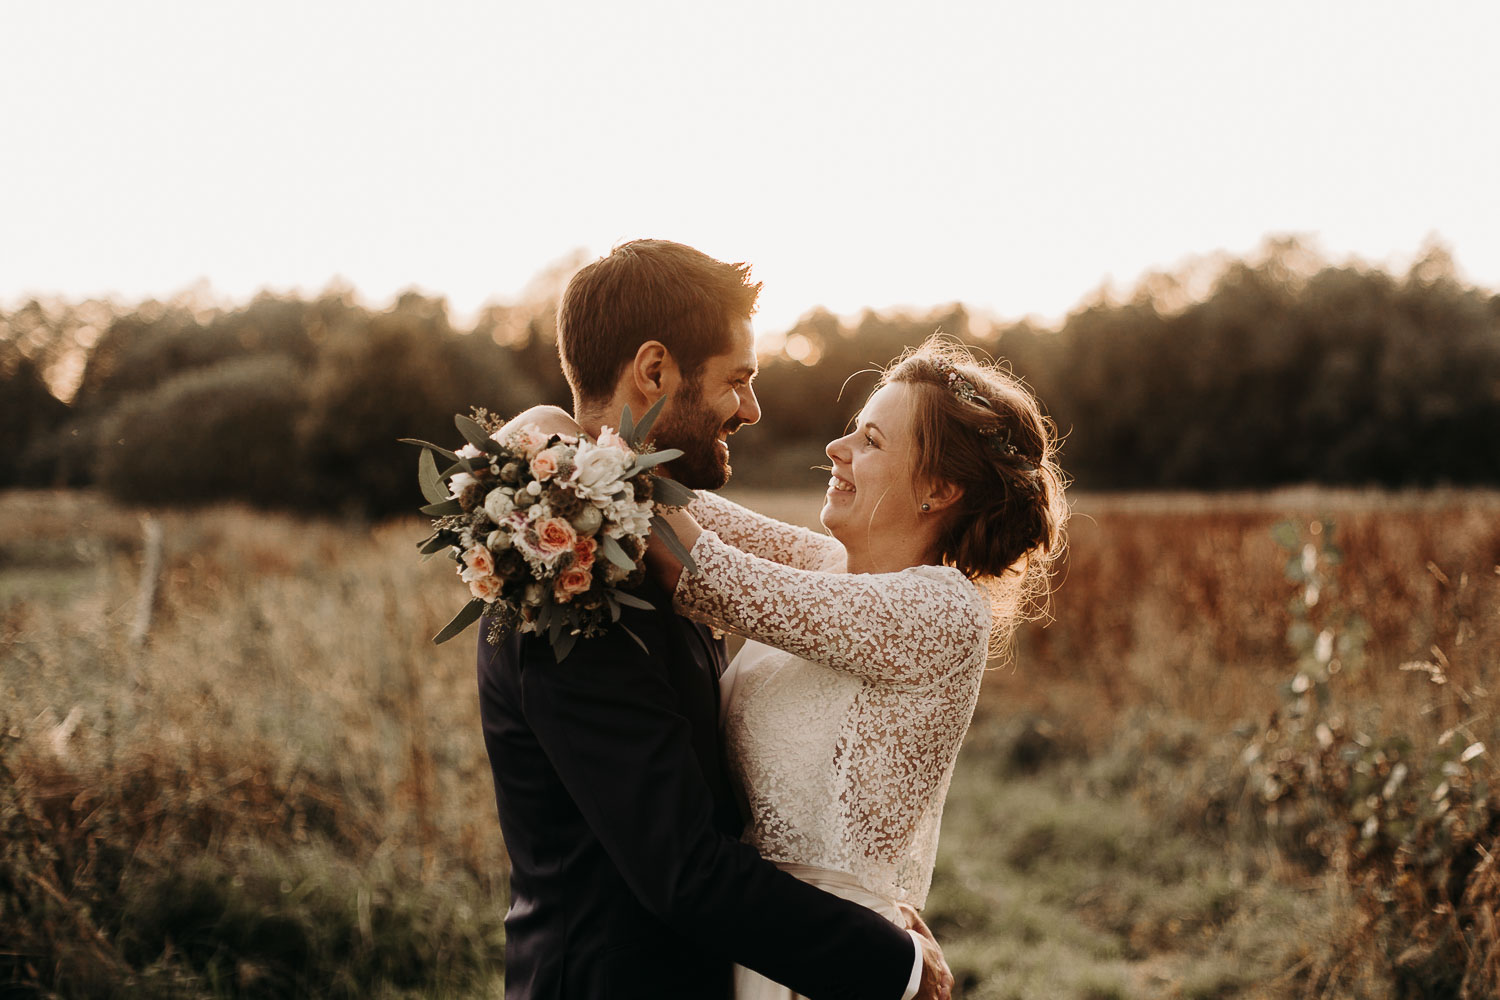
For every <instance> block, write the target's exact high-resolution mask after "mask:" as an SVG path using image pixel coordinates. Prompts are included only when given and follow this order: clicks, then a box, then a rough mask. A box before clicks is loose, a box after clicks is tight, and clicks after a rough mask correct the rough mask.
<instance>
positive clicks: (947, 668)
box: [673, 531, 989, 688]
mask: <svg viewBox="0 0 1500 1000" xmlns="http://www.w3.org/2000/svg"><path fill="white" fill-rule="evenodd" d="M692 554H693V558H694V560H696V561H697V563H698V572H697V573H696V574H691V575H690V574H688V573H683V574H682V576H681V577H680V578H679V580H678V582H677V590H676V592H675V593H674V594H673V604H674V606H675V607H676V608H677V610H678V611H679V612H680V613H682V614H684V615H686V616H688V617H689V618H692V619H694V620H696V621H700V622H704V623H705V624H708V625H712V626H714V627H716V628H721V629H725V630H726V631H730V632H735V633H737V634H739V635H743V636H745V637H746V638H749V639H754V640H756V641H757V642H762V643H765V644H766V645H769V646H776V647H778V648H780V649H784V650H786V651H787V652H789V653H793V654H795V655H797V656H800V657H802V658H803V659H807V660H811V661H813V662H814V663H821V664H823V665H825V666H828V667H832V668H834V669H835V670H842V671H845V672H847V673H851V674H854V675H855V676H858V677H861V678H863V679H865V680H869V681H871V682H874V683H877V684H885V685H890V686H895V687H904V688H915V687H924V686H926V685H929V684H933V683H935V682H937V681H940V680H942V679H943V678H944V677H945V676H947V675H948V674H949V673H952V672H954V671H957V670H960V669H963V668H964V667H965V666H966V665H967V664H969V663H971V662H972V661H973V660H974V659H975V658H976V657H979V658H981V659H982V650H983V649H984V647H985V645H986V643H987V641H988V634H989V633H988V627H989V610H988V605H987V603H986V602H985V598H984V597H983V595H981V594H980V592H979V589H978V588H977V587H975V586H974V584H972V583H970V582H969V581H968V580H967V579H966V578H965V577H964V576H963V574H962V573H960V572H959V571H958V570H956V569H952V568H950V567H940V566H919V567H916V568H914V569H908V570H903V571H901V572H899V573H854V574H851V573H825V572H815V571H810V570H801V569H795V568H793V567H790V566H784V565H781V564H779V563H776V562H772V561H770V560H767V559H761V558H759V557H757V556H754V555H751V554H749V553H748V552H741V551H740V550H738V549H736V548H734V547H733V546H731V545H728V544H726V543H725V542H724V540H723V539H721V538H719V537H718V536H717V535H716V534H714V533H713V532H711V531H705V532H703V534H702V535H700V536H699V537H698V541H697V542H696V543H695V544H694V545H693V553H692Z"/></svg>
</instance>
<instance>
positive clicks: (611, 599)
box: [604, 590, 620, 622]
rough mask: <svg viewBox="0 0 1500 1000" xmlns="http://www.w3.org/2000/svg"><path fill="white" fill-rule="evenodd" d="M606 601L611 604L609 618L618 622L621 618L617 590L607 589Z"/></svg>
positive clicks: (605, 593)
mask: <svg viewBox="0 0 1500 1000" xmlns="http://www.w3.org/2000/svg"><path fill="white" fill-rule="evenodd" d="M604 603H605V604H606V605H608V606H609V620H610V621H611V622H617V621H619V620H620V602H619V601H617V600H615V592H614V591H613V590H606V591H605V592H604Z"/></svg>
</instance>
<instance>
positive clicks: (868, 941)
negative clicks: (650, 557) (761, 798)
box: [479, 585, 916, 1000]
mask: <svg viewBox="0 0 1500 1000" xmlns="http://www.w3.org/2000/svg"><path fill="white" fill-rule="evenodd" d="M636 593H637V595H638V596H640V597H642V598H643V599H645V600H647V601H649V602H650V603H651V604H652V605H653V606H654V607H655V608H656V609H657V610H655V611H642V610H638V609H631V608H626V609H624V613H623V616H622V618H621V623H622V624H624V625H626V626H628V627H629V628H630V629H631V631H633V632H634V633H635V634H636V635H638V636H640V638H641V639H642V641H644V643H645V644H646V647H647V649H648V650H649V652H644V651H642V650H641V648H640V647H639V646H637V645H636V644H635V643H634V642H632V641H631V639H630V638H629V636H627V635H625V634H624V633H623V632H622V631H621V630H620V629H619V628H612V629H611V630H610V632H609V633H608V634H607V635H605V636H602V637H599V638H594V639H582V638H580V640H579V642H578V644H577V645H576V646H575V647H574V648H573V651H572V652H571V653H570V654H569V655H568V657H567V659H565V660H564V661H563V662H562V663H557V662H556V660H555V659H554V658H553V655H552V648H551V646H550V644H549V643H548V642H547V641H546V639H545V638H541V637H538V636H534V635H526V636H521V635H512V636H511V637H510V638H509V639H507V640H506V641H504V642H502V643H501V644H500V645H499V646H498V647H496V646H491V645H490V644H489V643H488V642H487V641H486V640H485V638H484V634H483V633H484V631H485V623H484V622H481V623H480V633H481V634H480V640H479V704H480V717H481V720H482V722H483V726H484V739H485V747H486V749H487V750H488V752H489V757H490V765H491V767H492V768H493V770H494V775H495V798H496V801H497V803H498V806H499V811H500V828H501V832H502V833H503V834H504V837H505V846H506V849H507V851H508V853H509V855H510V863H511V872H510V894H511V905H510V910H509V912H508V913H507V914H506V918H505V930H506V940H505V995H506V997H507V1000H565V998H566V1000H573V998H578V1000H584V998H587V1000H598V998H635V997H640V998H646V997H652V998H683V1000H687V998H692V1000H718V998H727V997H728V996H729V995H730V965H731V963H732V962H738V963H740V964H742V965H745V966H748V967H749V968H752V969H755V970H756V971H758V972H760V973H761V974H762V975H765V976H767V977H769V978H771V979H774V980H777V981H778V982H781V983H784V984H786V985H788V986H790V987H792V988H793V989H794V990H796V991H797V992H799V993H802V994H804V995H806V996H808V997H811V998H813V1000H846V998H847V1000H899V997H900V996H901V994H902V992H903V990H904V989H905V986H906V982H907V978H908V977H909V975H910V974H911V968H912V963H913V962H914V961H915V957H916V956H915V952H914V946H913V943H912V941H911V938H910V937H909V936H908V935H907V933H906V932H905V931H904V930H902V929H900V928H898V927H896V926H895V925H893V924H891V923H890V922H889V921H888V920H886V919H885V918H884V917H882V916H880V915H879V914H876V913H874V912H873V911H871V910H869V909H866V908H865V907H862V906H859V905H857V904H855V903H850V902H847V901H846V900H843V899H839V898H838V897H836V896H833V895H830V894H828V893H825V892H823V891H822V890H820V889H816V888H814V887H812V886H810V885H808V884H806V883H804V882H801V881H799V880H797V879H795V878H793V877H792V876H790V875H787V874H786V873H785V872H782V871H780V870H779V869H777V868H776V867H775V866H774V865H772V864H771V863H769V862H767V861H765V860H763V859H762V858H761V857H760V856H759V855H758V854H757V853H756V852H755V850H754V849H753V848H751V847H749V846H747V845H745V844H742V843H740V841H739V835H740V832H741V828H742V820H741V818H740V815H739V809H738V806H737V804H736V799H735V796H734V794H733V791H732V786H731V784H730V781H729V778H728V774H727V770H726V767H725V761H724V752H723V749H722V745H721V743H720V739H719V725H718V708H719V691H718V677H719V674H720V673H722V672H723V666H724V655H725V654H724V646H723V643H722V642H721V641H718V640H715V639H714V638H713V637H712V636H711V635H710V634H709V632H708V630H707V629H706V628H704V627H703V626H700V625H697V624H694V623H693V622H690V621H688V620H686V619H684V618H681V617H680V616H678V615H676V614H673V613H672V611H671V599H670V597H669V595H668V594H667V593H666V592H664V591H663V590H661V589H660V588H658V587H654V586H651V585H647V586H645V587H642V588H640V589H639V590H637V591H636Z"/></svg>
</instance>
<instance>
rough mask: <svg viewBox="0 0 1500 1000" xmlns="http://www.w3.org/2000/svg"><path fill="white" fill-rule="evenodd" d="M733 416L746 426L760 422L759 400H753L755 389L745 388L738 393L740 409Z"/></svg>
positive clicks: (751, 387)
mask: <svg viewBox="0 0 1500 1000" xmlns="http://www.w3.org/2000/svg"><path fill="white" fill-rule="evenodd" d="M735 416H736V417H739V418H740V420H742V421H743V422H745V423H747V424H753V423H755V422H756V421H758V420H760V400H758V399H756V398H755V388H754V387H753V386H748V385H747V386H746V387H745V391H744V392H742V393H740V408H739V410H737V411H736V412H735Z"/></svg>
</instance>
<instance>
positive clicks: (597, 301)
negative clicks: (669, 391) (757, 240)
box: [557, 240, 761, 403]
mask: <svg viewBox="0 0 1500 1000" xmlns="http://www.w3.org/2000/svg"><path fill="white" fill-rule="evenodd" d="M760 287H761V286H760V282H758V281H757V282H751V281H750V265H748V264H743V263H740V264H726V263H725V262H723V261H721V260H715V259H714V258H712V257H710V256H708V254H706V253H703V252H702V251H700V250H694V249H693V248H692V247H690V246H684V245H683V244H681V243H672V242H670V241H667V240H631V241H630V242H629V243H622V244H620V245H619V246H617V247H615V248H614V250H612V251H611V252H610V254H609V256H607V257H601V258H599V259H598V260H596V261H594V262H593V263H592V264H590V265H588V266H587V267H585V268H584V269H583V270H581V271H579V272H578V273H577V274H575V275H573V279H572V280H571V281H569V282H568V287H567V289H566V290H565V291H564V292H563V297H562V302H561V304H559V306H558V308H557V350H558V354H559V355H560V356H561V357H562V366H563V373H564V374H565V375H567V377H568V385H569V386H570V387H572V389H573V393H574V395H576V396H577V397H578V399H579V400H580V401H581V402H584V403H597V402H600V401H603V400H607V399H608V398H609V397H610V396H612V395H613V394H614V391H615V384H616V383H617V382H618V381H619V378H620V372H621V370H623V369H624V367H625V366H626V365H627V364H628V363H629V362H630V359H631V358H633V357H635V353H636V351H637V350H639V349H640V346H641V345H642V344H644V343H646V341H648V340H657V341H660V342H661V343H662V344H663V345H665V346H666V348H667V350H668V351H670V352H671V353H672V357H673V359H674V360H675V361H676V362H677V365H678V367H679V368H680V369H681V370H682V374H683V377H684V378H687V379H691V378H692V377H693V376H694V375H696V374H697V373H698V371H699V369H701V368H702V367H703V363H704V362H705V361H707V360H708V359H709V358H711V357H713V356H714V355H716V354H720V353H722V352H724V351H726V350H728V349H729V330H730V326H731V325H732V324H733V323H734V322H735V321H736V320H743V319H748V318H749V317H750V315H751V314H752V313H753V312H754V311H755V301H756V299H758V298H759V297H760Z"/></svg>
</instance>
